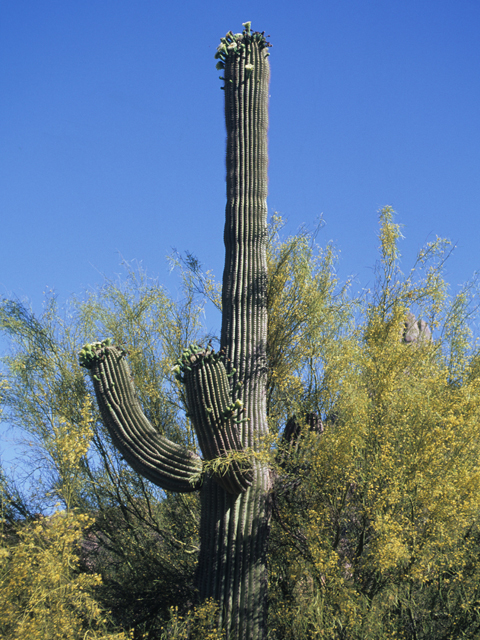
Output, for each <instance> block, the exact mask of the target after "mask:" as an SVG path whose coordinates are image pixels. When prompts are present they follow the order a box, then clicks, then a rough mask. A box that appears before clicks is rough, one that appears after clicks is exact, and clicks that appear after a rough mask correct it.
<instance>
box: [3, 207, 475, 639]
mask: <svg viewBox="0 0 480 640" xmlns="http://www.w3.org/2000/svg"><path fill="white" fill-rule="evenodd" d="M281 227H282V220H281V218H279V217H278V216H275V217H274V218H273V220H272V222H271V225H270V235H269V241H268V253H267V261H268V268H269V281H268V298H267V301H268V314H269V325H268V345H267V354H268V389H267V394H268V397H267V401H268V419H269V426H270V431H271V433H272V434H273V435H272V437H271V438H270V439H269V440H268V441H266V442H265V446H264V450H263V451H260V452H256V453H255V455H258V456H260V457H261V458H262V460H263V461H264V462H265V463H266V464H268V465H269V466H270V468H271V472H272V473H271V475H272V480H273V489H272V494H271V512H272V521H271V527H272V535H271V542H270V550H269V567H270V570H269V571H270V574H269V582H270V584H269V638H271V639H272V640H274V639H277V638H278V639H282V640H283V639H286V640H288V639H292V640H293V639H294V640H302V639H305V640H307V639H310V638H317V637H318V638H328V639H329V640H330V639H333V640H343V639H347V638H348V639H349V640H350V639H353V640H364V639H366V638H368V639H369V640H376V639H378V640H383V639H387V638H392V639H393V638H399V639H412V640H414V639H415V640H420V639H425V640H426V639H429V640H438V639H443V638H444V639H445V640H446V639H447V638H477V637H479V635H480V608H479V607H480V564H479V558H480V532H479V526H478V525H479V514H480V486H479V484H480V468H479V460H480V437H479V436H480V433H479V430H480V354H479V352H478V348H477V346H476V343H475V341H474V337H473V335H472V330H471V326H472V320H473V319H474V316H473V315H472V313H473V310H474V307H473V306H472V300H473V301H474V298H475V295H476V288H475V287H476V284H475V282H472V283H470V284H468V285H467V286H466V287H464V289H462V290H461V291H460V292H459V293H458V294H457V295H455V296H454V297H451V296H450V295H449V292H448V288H447V285H446V283H445V282H444V280H443V276H442V269H443V265H444V261H445V258H446V257H447V256H448V253H449V251H450V248H449V245H448V243H447V242H445V241H444V240H441V239H436V240H435V241H433V242H432V243H430V244H428V245H427V246H425V247H424V248H423V249H422V250H421V252H420V253H419V255H418V258H417V261H416V263H415V264H414V265H413V268H412V269H411V270H410V271H408V272H406V273H405V274H404V273H402V272H401V270H400V252H399V243H400V239H401V233H400V227H399V225H398V224H396V223H395V221H394V216H393V211H392V210H391V209H390V208H388V207H387V208H385V209H383V210H382V211H381V213H380V232H379V244H380V247H379V251H380V258H379V261H378V264H377V265H376V269H375V284H374V286H373V288H372V290H371V291H368V292H365V291H362V293H361V295H358V296H354V295H353V294H352V291H351V290H352V286H351V283H348V282H347V283H345V284H344V285H342V284H340V283H339V282H338V278H337V276H336V272H335V259H336V258H335V254H334V250H333V248H332V247H330V246H327V247H326V248H324V249H320V248H319V247H318V245H317V244H316V232H314V233H309V232H307V231H304V230H301V231H300V232H299V233H298V234H297V235H295V236H292V237H289V238H287V239H284V240H281V239H280V234H281ZM174 262H175V264H176V266H177V268H178V269H179V272H180V276H181V282H182V287H183V288H182V291H183V295H182V297H181V299H180V301H178V300H174V299H173V298H172V297H171V296H169V295H168V294H167V293H166V292H165V290H164V289H163V288H162V287H160V286H159V285H158V283H156V282H155V281H152V280H150V279H148V278H147V277H146V276H145V274H142V273H141V272H135V271H132V270H130V271H128V273H127V277H126V278H125V279H124V280H122V281H106V282H105V284H104V286H102V287H101V288H100V289H99V290H96V291H93V292H89V294H88V295H86V296H85V297H83V298H82V299H75V300H73V301H71V303H70V305H69V307H68V309H67V310H66V311H64V310H60V309H58V308H57V306H56V302H55V300H54V299H53V298H51V299H49V300H48V301H47V304H46V306H45V311H44V313H43V315H42V316H40V317H36V316H35V315H34V314H33V313H32V312H31V311H30V310H29V309H28V308H27V307H26V306H25V305H22V304H21V303H19V302H18V301H11V300H10V301H4V302H3V303H2V304H1V306H0V328H1V330H2V332H3V334H4V335H5V336H7V337H8V338H9V340H10V350H9V351H8V353H6V354H5V356H4V358H3V370H2V376H1V377H0V398H1V407H2V409H3V419H4V420H5V421H8V422H9V423H10V424H12V425H14V426H15V427H17V429H20V430H21V431H22V432H23V434H24V436H25V440H26V443H27V447H26V453H25V455H24V458H23V471H24V476H23V477H22V475H21V468H19V470H18V471H17V473H16V476H17V480H16V482H14V481H13V479H12V478H11V477H9V476H8V474H6V473H3V475H2V476H1V478H0V484H1V487H2V496H3V501H2V518H3V529H2V532H3V538H2V546H1V548H0V554H1V561H2V564H1V567H2V573H1V580H2V582H1V585H0V594H1V598H2V611H3V613H2V622H1V624H3V626H2V627H0V631H1V634H2V637H5V638H12V639H13V638H27V637H28V638H35V637H42V638H56V637H68V638H70V637H71V638H76V637H82V638H83V637H85V638H88V637H92V638H94V637H98V638H100V637H105V638H106V637H112V638H113V637H118V638H120V637H127V635H126V634H127V633H128V631H129V630H132V632H133V633H134V634H135V637H139V638H140V637H145V638H151V639H153V638H162V639H163V638H167V637H168V638H187V637H205V638H207V637H211V638H217V637H218V638H219V637H221V631H220V630H218V629H216V627H215V615H216V614H215V606H216V605H215V603H212V602H208V603H206V604H205V605H204V606H203V607H202V606H200V607H198V606H196V594H195V589H194V586H193V585H194V579H193V578H194V573H195V568H196V559H197V554H198V527H199V504H198V497H197V495H196V494H195V493H194V494H178V495H177V494H172V493H165V492H163V491H161V490H160V489H158V487H155V486H154V485H151V484H150V483H148V482H146V481H144V480H143V479H142V478H141V477H140V476H138V475H137V474H136V473H135V472H134V471H132V470H131V469H130V468H129V467H128V466H127V465H126V464H125V462H124V461H123V460H122V459H121V456H120V455H119V454H118V453H117V452H116V450H115V449H114V447H113V446H112V445H111V443H110V441H109V439H108V436H106V434H105V432H104V430H103V427H102V424H101V421H100V419H99V415H98V413H97V410H96V409H95V404H94V403H93V402H92V387H91V385H90V382H89V380H88V378H86V377H85V376H84V375H83V373H82V371H81V370H80V369H79V368H78V366H77V364H76V351H77V350H78V348H79V347H80V346H81V345H82V344H84V343H86V342H89V341H92V340H93V339H94V338H96V336H98V335H101V336H104V337H108V336H111V337H112V338H113V339H114V341H115V343H116V344H121V345H124V346H125V349H126V350H127V351H128V353H129V362H130V364H131V369H132V375H133V377H134V380H135V386H136V389H137V393H138V398H139V401H140V404H141V406H142V409H143V411H144V413H145V415H147V417H148V419H149V420H150V422H151V423H152V424H154V425H155V427H156V428H157V429H158V431H159V433H161V434H162V435H167V436H168V438H169V439H171V440H173V441H174V442H176V443H178V444H182V445H184V446H187V447H188V448H190V449H197V450H198V448H197V443H196V438H195V434H194V432H193V430H192V429H191V425H190V422H189V418H188V416H187V415H186V413H185V410H184V406H185V404H184V400H185V399H184V398H183V396H182V388H181V386H180V385H178V384H177V383H176V382H175V378H174V373H173V372H172V365H173V363H174V362H175V359H176V358H177V356H178V353H180V352H181V350H182V348H183V346H184V345H185V344H188V343H190V342H196V343H199V344H207V343H208V342H209V341H210V340H211V341H212V342H215V336H214V335H210V334H209V333H208V332H207V331H206V330H205V329H204V328H203V326H202V323H201V318H202V314H203V311H204V310H205V309H207V310H209V309H211V307H209V306H208V305H209V304H213V305H214V307H215V306H216V307H217V308H218V307H219V306H220V305H221V295H220V294H221V290H220V287H219V285H218V283H217V281H216V280H215V278H214V276H213V274H211V273H210V272H206V273H204V272H203V271H202V269H201V266H200V264H199V262H198V261H197V260H196V259H195V258H194V257H193V256H191V255H187V258H186V259H182V258H180V257H179V256H176V257H175V258H174ZM286 425H288V426H287V428H286ZM242 455H246V456H248V455H251V452H249V451H246V452H242ZM232 461H235V456H233V457H232V460H230V459H224V460H220V459H218V460H213V461H211V462H209V464H210V466H211V467H212V469H213V470H214V471H215V472H218V471H219V470H221V469H223V468H224V469H225V471H226V470H228V466H229V464H231V463H232ZM206 469H207V471H208V469H209V467H208V465H206ZM22 478H23V479H22ZM57 502H60V505H61V509H63V513H55V514H54V515H52V510H53V509H54V505H55V504H56V503H57ZM38 514H43V517H39V516H38ZM85 541H88V544H86V543H85ZM42 634H43V635H42ZM55 634H57V635H55ZM58 634H60V635H58ZM62 634H63V635H62ZM81 634H84V635H81ZM85 634H87V635H85ZM88 634H90V635H88ZM102 634H103V635H102ZM108 634H111V635H108ZM114 634H119V635H118V636H115V635H114ZM121 634H125V635H123V636H122V635H121Z"/></svg>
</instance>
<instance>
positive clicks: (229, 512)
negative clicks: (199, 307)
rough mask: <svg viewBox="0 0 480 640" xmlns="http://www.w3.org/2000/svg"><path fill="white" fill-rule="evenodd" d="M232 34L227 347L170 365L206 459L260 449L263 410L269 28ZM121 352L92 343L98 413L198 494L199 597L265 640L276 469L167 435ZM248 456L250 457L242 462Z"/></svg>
mask: <svg viewBox="0 0 480 640" xmlns="http://www.w3.org/2000/svg"><path fill="white" fill-rule="evenodd" d="M243 26H244V30H243V32H242V33H239V34H233V33H232V32H231V31H229V32H228V33H227V35H226V36H225V37H224V38H222V39H221V43H220V46H219V47H218V49H217V53H216V55H215V57H216V58H217V60H218V63H217V69H222V70H223V71H224V75H223V76H222V78H221V79H222V80H224V82H225V86H224V87H222V89H224V91H225V121H226V129H227V157H226V165H227V205H226V220H225V230H224V242H225V269H224V273H223V290H222V306H223V316H222V330H221V350H220V352H219V353H218V354H214V353H213V350H212V349H210V348H209V347H207V348H206V349H200V348H199V347H197V346H195V345H190V347H189V348H188V349H186V350H185V351H184V352H183V355H182V357H181V358H180V359H179V360H178V362H177V363H176V365H175V367H174V371H175V374H176V377H177V379H178V380H179V381H181V382H182V383H183V384H184V385H185V391H186V400H187V408H188V412H189V415H190V417H191V419H192V422H193V425H194V428H195V430H196V433H197V437H198V442H199V445H200V448H201V450H202V454H203V456H204V458H205V459H206V460H216V459H217V458H221V457H222V456H225V455H226V454H230V453H233V454H234V453H235V452H241V451H242V450H243V451H245V450H247V451H248V450H251V451H259V450H260V447H261V446H262V440H263V438H264V436H265V435H266V434H267V414H266V380H267V376H266V372H267V362H266V338H267V311H266V309H267V307H266V291H267V286H266V284H267V283H266V280H267V265H266V236H267V205H266V197H267V168H268V151H267V129H268V87H269V77H270V69H269V64H268V55H269V53H268V47H269V46H270V45H269V44H268V43H267V41H266V40H265V37H264V34H263V33H258V32H252V31H251V25H250V23H249V22H247V23H245V24H244V25H243ZM124 355H125V353H124V352H123V351H122V350H120V349H118V348H117V347H113V346H111V345H110V344H109V343H107V342H103V343H94V344H92V345H86V346H85V347H84V348H83V349H82V351H81V352H80V364H81V365H82V366H85V367H87V368H89V369H90V371H91V374H92V380H93V384H94V388H95V392H96V395H97V399H98V403H99V407H100V411H101V414H102V418H103V420H104V423H105V426H106V427H107V428H108V430H109V432H110V434H111V437H112V440H113V442H114V444H115V445H116V446H117V447H118V448H119V450H120V451H121V452H122V454H123V455H124V457H125V459H126V460H127V461H128V462H129V463H130V464H131V466H132V467H133V468H134V469H136V470H137V471H138V472H139V473H141V474H142V475H144V476H145V477H147V478H149V479H150V480H152V481H153V482H155V483H156V484H158V485H160V486H161V487H163V488H165V489H168V490H172V491H180V492H182V491H192V490H195V489H200V492H201V493H200V496H201V507H202V509H201V522H200V556H199V564H198V570H197V585H198V589H199V594H200V598H201V599H202V600H203V599H206V598H214V599H215V600H216V601H217V602H218V604H219V611H220V614H219V623H220V624H221V625H222V627H223V628H224V629H225V631H226V637H227V638H229V640H232V639H236V640H263V639H264V638H265V636H266V626H265V623H266V596H267V565H266V556H267V540H268V534H269V512H270V502H271V501H270V495H271V489H272V474H271V472H270V470H269V469H268V468H267V467H266V465H264V464H262V463H260V462H259V461H258V459H257V458H256V457H255V456H252V459H251V462H250V463H249V464H248V465H244V464H243V463H242V465H241V464H240V463H239V462H238V461H235V460H234V459H233V461H232V462H231V463H230V464H229V466H228V469H227V472H226V473H225V474H221V473H203V474H202V462H201V460H200V459H199V458H198V456H196V455H195V454H194V453H193V452H189V451H187V450H185V449H183V448H182V447H179V446H178V445H175V444H173V443H172V442H170V441H169V440H167V439H166V438H163V437H161V436H160V435H159V434H158V433H157V432H156V431H155V430H154V429H153V427H152V426H151V425H150V423H149V422H148V420H147V419H146V418H145V416H144V415H143V413H142V411H141V409H140V406H139V403H138V401H137V399H136V397H135V391H134V387H133V383H132V380H131V376H130V371H129V369H128V365H127V363H126V361H125V358H124ZM242 459H244V458H242Z"/></svg>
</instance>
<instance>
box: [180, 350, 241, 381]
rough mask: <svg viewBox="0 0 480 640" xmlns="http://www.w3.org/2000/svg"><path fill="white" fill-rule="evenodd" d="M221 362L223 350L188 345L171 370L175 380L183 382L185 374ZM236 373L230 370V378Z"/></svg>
mask: <svg viewBox="0 0 480 640" xmlns="http://www.w3.org/2000/svg"><path fill="white" fill-rule="evenodd" d="M218 361H222V362H225V353H224V351H223V349H222V350H221V351H215V349H213V347H212V346H211V345H207V347H206V348H203V347H199V346H198V344H190V345H188V348H187V349H184V350H183V352H182V355H181V356H180V358H179V359H178V360H177V361H176V362H175V365H174V366H173V368H172V371H173V373H174V374H175V378H176V379H177V380H178V381H179V382H185V373H186V372H187V371H192V370H193V369H201V368H202V367H204V366H205V365H206V364H207V363H212V364H213V363H214V362H218ZM235 372H236V369H232V372H231V373H230V376H232V375H233V374H234V373H235Z"/></svg>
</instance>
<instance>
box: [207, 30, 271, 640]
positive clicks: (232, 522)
mask: <svg viewBox="0 0 480 640" xmlns="http://www.w3.org/2000/svg"><path fill="white" fill-rule="evenodd" d="M230 35H231V34H230ZM242 35H243V37H242V38H238V36H237V37H236V38H235V37H230V38H228V39H227V43H229V44H226V47H227V52H226V54H225V56H224V64H225V120H226V127H227V206H226V221H225V233H224V240H225V251H226V256H225V269H224V274H223V294H222V309H223V317H222V333H221V346H222V348H224V349H225V352H226V354H227V356H228V360H227V363H228V366H229V367H230V369H231V370H232V371H233V369H235V370H236V372H235V374H234V381H235V383H237V384H236V385H234V387H233V388H234V389H235V388H238V386H239V385H238V383H240V384H241V386H240V391H239V392H238V394H237V396H238V397H240V399H241V400H242V401H243V403H244V406H245V408H246V412H247V416H248V418H249V421H248V422H243V423H242V424H241V425H240V427H241V429H240V438H241V442H242V445H243V447H245V448H247V447H248V448H252V449H254V450H257V451H258V449H259V448H260V446H261V441H262V437H264V436H265V435H266V433H267V414H266V337H267V311H266V278H267V264H266V225H267V206H266V196H267V165H268V155H267V129H268V83H269V65H268V59H267V55H268V54H267V51H268V48H267V47H266V43H265V40H264V38H263V36H261V34H252V36H250V37H249V34H248V31H247V32H245V31H244V33H243V34H242ZM229 41H230V42H229ZM234 44H236V45H237V49H236V50H235V49H234ZM229 45H230V48H228V47H229ZM242 45H243V46H242ZM220 66H221V65H220ZM227 369H228V367H227ZM253 465H254V479H253V483H252V485H251V487H250V488H249V489H248V490H247V491H246V493H242V494H240V495H238V496H232V495H230V494H228V493H227V492H226V491H225V490H224V489H223V488H221V487H220V486H219V485H218V484H217V482H215V481H214V480H212V479H209V480H208V481H206V483H205V484H204V486H203V488H202V518H201V546H200V549H201V551H200V564H199V570H198V582H199V588H200V593H201V595H202V597H213V598H215V600H217V601H218V602H219V603H220V610H221V615H222V618H223V623H224V625H225V627H226V630H227V638H229V637H230V635H229V634H232V637H234V638H245V639H247V638H248V639H249V640H250V639H257V638H263V637H264V634H265V616H266V589H267V569H266V550H267V549H266V547H267V538H268V530H269V524H268V513H267V509H268V494H269V488H270V486H269V472H268V469H267V468H266V467H265V466H264V465H262V464H260V463H258V462H253Z"/></svg>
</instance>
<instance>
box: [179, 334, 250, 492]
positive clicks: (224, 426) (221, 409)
mask: <svg viewBox="0 0 480 640" xmlns="http://www.w3.org/2000/svg"><path fill="white" fill-rule="evenodd" d="M176 370H177V379H179V380H180V381H181V382H183V383H184V384H185V390H186V398H187V407H188V411H189V413H190V416H191V419H192V422H193V425H194V427H195V431H196V434H197V437H198V442H199V445H200V449H201V450H202V453H203V456H204V458H205V459H206V460H215V459H217V458H222V457H223V458H224V457H225V455H226V454H229V453H231V452H241V451H243V450H244V449H243V447H242V444H241V442H240V437H239V433H238V428H237V425H238V424H241V423H242V422H243V420H242V418H241V415H242V413H243V411H244V409H243V402H242V401H241V400H237V401H236V402H233V401H232V393H231V390H230V383H229V380H228V377H227V371H226V369H225V366H224V354H223V353H222V352H219V353H215V352H214V350H213V349H211V348H210V347H207V349H200V348H199V347H198V346H197V345H190V347H189V349H185V351H184V352H183V357H182V358H181V359H180V360H179V361H178V362H177V366H176ZM214 476H215V480H216V481H217V483H218V484H219V485H220V486H222V487H223V488H224V489H225V490H226V491H228V493H230V494H232V495H238V494H240V493H243V492H244V491H246V490H247V489H248V487H250V486H251V484H252V479H253V474H252V467H251V465H250V464H248V463H247V464H246V465H245V464H241V463H240V462H238V461H235V460H233V461H232V462H231V463H230V464H229V465H228V467H227V469H226V472H225V473H222V472H218V473H215V474H214Z"/></svg>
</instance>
